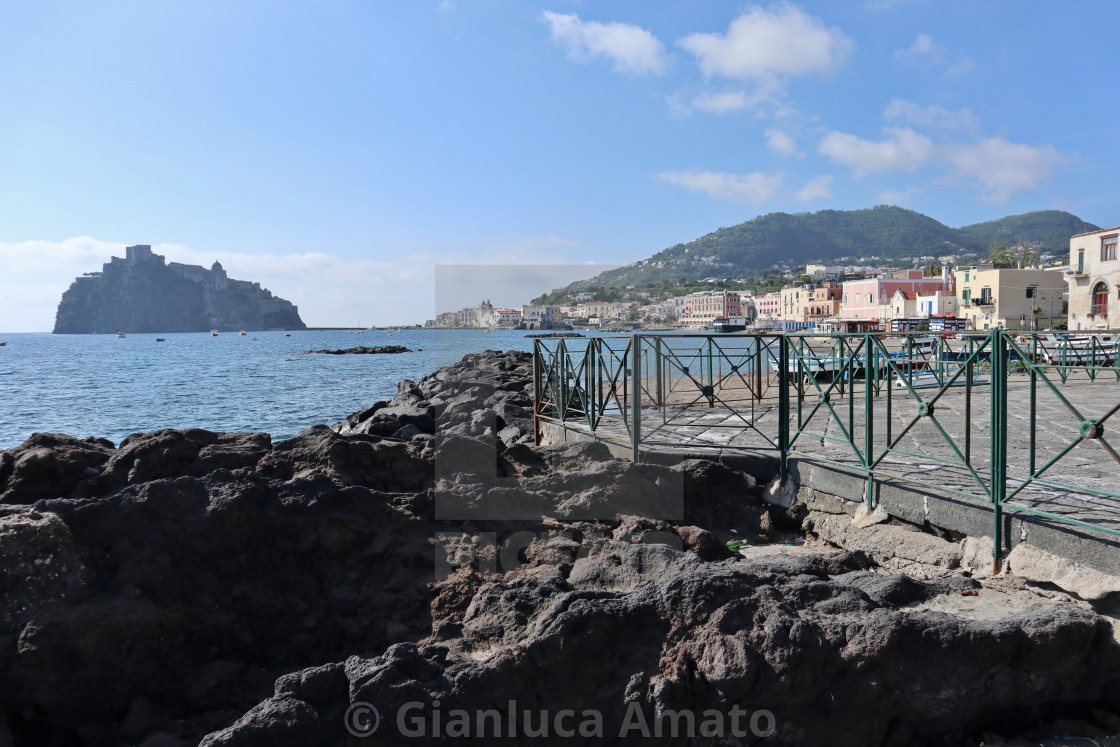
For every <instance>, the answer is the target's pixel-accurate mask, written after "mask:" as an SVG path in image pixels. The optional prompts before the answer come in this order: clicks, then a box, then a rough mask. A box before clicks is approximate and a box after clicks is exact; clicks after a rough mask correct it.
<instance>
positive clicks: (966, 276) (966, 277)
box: [964, 272, 968, 283]
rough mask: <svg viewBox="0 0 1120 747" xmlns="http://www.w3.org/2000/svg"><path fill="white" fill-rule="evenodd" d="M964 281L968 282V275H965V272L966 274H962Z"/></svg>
mask: <svg viewBox="0 0 1120 747" xmlns="http://www.w3.org/2000/svg"><path fill="white" fill-rule="evenodd" d="M964 281H965V282H966V283H967V282H968V273H967V272H966V273H965V274H964Z"/></svg>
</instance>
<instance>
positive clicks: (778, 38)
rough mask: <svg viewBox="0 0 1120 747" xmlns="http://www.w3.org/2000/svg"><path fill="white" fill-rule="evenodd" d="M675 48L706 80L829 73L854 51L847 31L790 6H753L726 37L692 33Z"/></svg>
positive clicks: (729, 28)
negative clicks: (686, 54)
mask: <svg viewBox="0 0 1120 747" xmlns="http://www.w3.org/2000/svg"><path fill="white" fill-rule="evenodd" d="M677 44H678V46H680V47H681V48H682V49H684V50H686V51H687V52H690V53H691V54H692V55H693V56H695V57H696V63H697V65H699V67H700V70H701V71H702V72H703V73H704V75H705V76H708V77H711V76H716V75H719V76H723V77H727V78H738V79H759V80H761V79H767V78H773V77H782V76H794V75H807V74H810V73H820V72H827V71H829V70H831V69H833V68H834V67H835V66H836V65H838V64H839V63H840V62H841V61H842V60H843V59H844V58H845V57H846V56H847V55H848V53H849V52H850V51H851V49H852V40H851V39H850V38H849V37H848V36H847V35H846V34H844V32H842V31H841V30H839V29H836V28H827V27H825V25H824V23H823V22H822V21H821V20H820V19H819V18H816V17H814V16H811V15H808V14H807V13H805V12H804V11H802V10H800V9H799V8H795V7H793V6H791V5H779V6H776V7H774V8H770V9H764V8H759V7H753V8H751V9H749V10H748V11H747V12H745V13H743V14H742V15H740V16H739V17H738V18H736V19H735V20H734V21H732V22H731V25H730V26H729V27H728V29H727V33H726V34H718V33H715V34H705V33H695V34H689V35H688V36H686V37H684V38H682V39H680V40H679V41H678V42H677Z"/></svg>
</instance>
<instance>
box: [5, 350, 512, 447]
mask: <svg viewBox="0 0 1120 747" xmlns="http://www.w3.org/2000/svg"><path fill="white" fill-rule="evenodd" d="M525 334H526V333H525V332H521V331H495V332H485V331H482V330H479V331H473V330H464V331H437V330H429V331H420V330H417V331H401V332H393V333H392V334H386V333H385V332H384V331H365V332H363V333H361V334H356V333H353V332H345V331H334V332H292V333H291V337H285V336H284V333H283V332H250V333H248V334H247V335H246V336H245V337H242V336H240V335H238V334H237V333H236V332H233V333H231V332H223V333H222V334H220V335H218V336H217V337H211V336H210V334H209V333H192V334H161V335H156V334H134V335H129V336H128V337H124V338H118V337H116V336H115V335H50V334H0V341H4V342H7V345H5V346H3V347H0V450H2V449H7V448H11V447H12V446H16V445H18V444H20V443H22V442H23V441H24V440H25V439H26V438H27V437H28V436H30V435H31V434H32V433H34V432H36V431H39V432H50V433H68V434H70V435H73V436H78V437H82V438H84V437H86V436H103V437H105V438H108V439H110V440H112V441H113V442H114V443H118V444H119V443H120V441H121V439H123V438H124V437H125V436H127V435H129V434H130V433H138V432H144V431H152V430H157V429H160V428H186V427H195V428H206V429H208V430H214V431H265V432H268V433H270V434H272V437H273V439H274V440H280V439H283V438H288V437H290V436H292V435H294V434H295V433H297V432H299V431H301V430H303V429H304V428H307V427H309V426H312V425H315V424H317V423H326V424H331V423H335V422H337V421H339V420H343V419H345V417H346V415H347V414H348V413H351V412H353V411H355V410H360V409H363V408H365V407H367V406H369V405H370V404H372V403H373V402H375V401H377V400H379V399H389V398H391V397H392V396H393V394H394V393H395V392H396V390H397V382H398V381H400V380H401V379H414V380H415V379H420V378H422V377H423V376H425V375H426V374H429V373H431V372H433V371H435V370H436V369H437V368H439V367H440V366H445V365H447V364H449V363H454V362H456V361H458V360H460V359H461V358H462V357H463V356H464V355H466V354H467V353H472V352H478V351H481V350H486V349H494V350H532V343H533V341H532V340H531V339H527V338H526V337H525ZM157 337H164V338H166V342H157V341H156V338H157ZM358 345H366V346H374V345H404V346H405V347H408V348H411V349H413V350H417V349H420V350H421V351H422V352H416V353H402V354H399V355H306V353H307V351H309V350H320V349H324V348H330V349H334V348H349V347H356V346H358Z"/></svg>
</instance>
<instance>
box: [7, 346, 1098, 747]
mask: <svg viewBox="0 0 1120 747" xmlns="http://www.w3.org/2000/svg"><path fill="white" fill-rule="evenodd" d="M530 363H531V361H530V358H529V356H528V355H526V354H521V353H504V354H499V353H493V352H487V353H484V354H480V355H475V356H468V357H467V358H465V359H464V360H463V361H462V362H461V363H458V364H455V365H453V366H449V367H446V368H444V369H441V370H440V371H438V372H436V373H434V374H432V375H431V376H428V377H425V378H424V379H422V380H421V381H419V382H402V384H401V386H400V390H399V391H398V394H397V395H396V396H395V397H394V398H393V400H392V401H389V402H382V403H377V404H376V405H374V406H372V407H371V408H369V409H368V410H366V411H363V412H362V413H356V414H355V415H353V416H351V417H350V418H349V419H348V421H347V422H346V423H343V424H339V425H338V426H336V427H335V428H334V429H331V428H327V427H324V426H317V427H314V428H310V429H308V430H307V431H304V432H302V433H300V434H299V435H297V436H296V437H295V438H292V439H289V440H286V441H281V442H277V443H272V441H271V439H269V437H268V436H267V435H265V434H219V433H211V432H208V431H203V430H165V431H157V432H154V433H147V434H137V435H135V436H132V437H130V438H128V439H126V440H125V441H124V442H122V443H121V444H120V445H119V446H116V447H114V446H113V444H111V443H110V442H107V441H104V440H97V439H86V440H78V439H74V438H71V437H68V436H57V435H47V434H36V435H35V436H33V437H32V438H31V439H29V440H28V441H27V442H26V443H24V444H22V445H21V446H19V447H17V448H15V449H12V450H9V451H7V452H0V583H2V584H3V596H2V597H0V662H2V666H0V713H2V716H3V719H2V720H0V744H25V745H40V744H43V745H71V744H84V745H122V744H124V745H146V746H147V747H163V746H174V745H194V744H198V743H199V742H200V741H201V743H202V744H204V745H210V746H214V745H270V746H273V745H300V746H301V747H302V746H304V745H354V744H362V743H372V744H402V743H404V744H407V743H412V742H416V743H426V742H431V741H435V740H436V739H443V738H447V737H452V738H455V737H458V736H460V735H462V734H465V733H466V734H476V733H478V734H481V735H483V736H485V737H488V738H493V739H492V741H499V742H502V741H504V742H505V743H510V744H522V743H528V742H531V741H539V739H538V737H537V736H535V735H540V734H543V735H545V736H547V737H548V738H549V739H548V740H546V741H557V740H558V739H563V738H565V737H566V736H567V735H568V734H571V735H572V737H571V739H572V740H573V741H579V742H584V743H628V742H632V741H637V739H638V738H639V737H642V736H643V735H644V734H645V733H647V732H648V733H649V734H650V735H652V737H653V743H680V744H685V743H689V744H714V743H718V742H719V741H720V739H721V737H720V736H718V735H719V734H722V735H723V737H722V738H723V739H725V740H730V743H743V744H749V743H752V742H754V741H757V739H759V738H763V737H759V736H758V735H760V734H764V735H766V736H765V737H764V739H765V742H764V743H766V744H851V745H857V744H858V745H866V744H922V743H926V744H953V743H962V742H965V741H966V740H967V739H969V738H972V737H979V736H980V735H982V734H983V732H984V730H992V731H999V732H1000V733H1004V734H1010V733H1012V732H1014V731H1016V730H1022V729H1024V728H1027V727H1029V726H1031V725H1032V724H1033V723H1035V722H1037V721H1039V720H1044V719H1050V720H1051V721H1052V720H1053V719H1054V718H1057V717H1059V716H1062V715H1064V714H1065V711H1066V710H1067V709H1068V710H1070V711H1071V712H1073V713H1074V715H1078V716H1081V715H1083V714H1084V713H1088V712H1089V711H1088V708H1089V707H1090V706H1092V707H1097V708H1098V709H1104V710H1100V711H1099V713H1100V714H1104V715H1103V716H1101V719H1106V718H1107V715H1108V714H1109V713H1110V711H1109V710H1108V709H1113V710H1115V709H1116V708H1117V707H1120V688H1118V684H1117V675H1116V672H1117V667H1116V663H1117V656H1116V644H1115V642H1114V639H1113V637H1112V635H1111V631H1110V630H1109V628H1108V625H1107V624H1106V622H1105V621H1104V620H1103V619H1102V618H1101V617H1100V616H1098V615H1097V614H1096V613H1094V612H1093V611H1092V610H1091V609H1089V608H1088V607H1086V606H1084V605H1081V604H1078V603H1069V602H1057V601H1053V600H1050V599H1046V598H1045V597H1043V596H1039V595H1032V594H1030V593H1029V592H1026V591H1021V592H1017V593H1019V594H1020V596H1016V597H1014V599H1015V603H1013V604H1012V603H1008V604H1005V605H1003V606H1002V607H1001V608H1000V609H999V610H997V612H996V613H992V614H988V615H987V616H980V615H975V614H964V613H963V612H960V611H959V610H958V609H957V607H958V600H969V601H972V600H975V599H983V598H985V597H986V596H987V595H989V594H996V593H1004V592H998V590H995V589H992V588H989V586H988V585H987V584H986V583H984V582H981V581H977V580H974V579H971V578H968V577H966V576H964V575H961V574H945V575H944V576H943V577H941V578H934V579H928V580H915V579H912V578H910V577H908V576H905V575H900V574H893V573H884V572H883V571H882V569H881V568H878V567H876V565H875V562H874V560H873V559H872V558H871V557H869V556H866V555H862V554H859V553H854V554H853V553H842V552H839V551H835V550H833V549H830V548H828V547H826V546H823V545H822V546H820V547H817V548H811V549H807V548H806V547H804V546H801V545H799V544H798V540H799V539H800V537H799V532H800V524H801V521H802V519H803V518H804V517H803V511H802V510H801V509H799V508H798V507H797V506H793V507H790V508H789V509H782V508H778V507H776V506H773V505H769V504H766V503H763V501H762V500H761V497H762V490H763V487H762V486H759V485H757V484H756V481H755V480H754V479H753V477H751V476H750V475H747V474H743V473H741V472H736V471H734V470H732V469H729V468H727V467H724V466H721V465H719V464H718V463H715V462H709V461H696V460H686V461H683V462H681V463H679V464H677V465H674V466H664V465H652V464H641V465H634V464H631V463H628V462H624V461H619V460H616V459H612V458H611V457H610V455H609V453H608V452H607V451H606V449H605V448H603V447H602V446H600V445H597V444H571V445H565V446H554V447H545V448H538V447H534V446H532V445H531V444H530V443H529V441H531V422H530V413H531V411H530V409H529V405H530V399H529V370H530ZM733 538H738V539H742V540H745V541H746V542H747V544H748V545H750V546H751V548H752V553H753V555H755V556H758V557H751V558H747V557H744V556H743V555H742V554H738V553H733V552H731V551H729V550H728V549H727V545H726V543H727V542H728V540H731V539H733ZM787 543H788V544H787ZM1008 593H1009V594H1010V592H1008ZM1011 598H1012V597H1011V596H1009V597H1008V599H1011ZM366 704H368V705H369V706H370V707H372V708H376V709H377V713H378V714H379V716H380V721H379V723H378V727H379V728H378V729H377V730H376V731H375V732H373V733H372V734H369V728H370V726H371V725H372V724H373V720H372V716H373V712H372V711H370V710H368V709H367V706H366ZM1086 718H1087V717H1086ZM690 720H691V721H690ZM673 729H676V732H673V731H672V730H673ZM659 733H660V734H661V736H660V738H658V737H657V735H658V734H659ZM673 733H675V734H676V736H675V737H674V736H672V734H673ZM367 734H369V736H368V737H366V735H367ZM354 735H362V737H365V738H359V737H357V736H354ZM643 741H644V740H643Z"/></svg>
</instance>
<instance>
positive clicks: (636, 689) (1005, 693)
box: [203, 541, 1114, 747]
mask: <svg viewBox="0 0 1120 747" xmlns="http://www.w3.org/2000/svg"><path fill="white" fill-rule="evenodd" d="M651 553H653V554H652V555H651ZM654 557H657V558H659V560H657V561H656V562H651V561H652V559H653V558H654ZM674 557H676V558H678V559H679V560H674V559H673V558H674ZM688 557H689V556H688V555H686V554H681V553H677V552H675V551H673V550H671V549H669V548H666V547H661V548H651V547H649V546H643V545H628V544H625V543H618V542H612V541H605V542H604V543H602V544H601V545H599V546H598V549H597V550H596V551H593V552H592V553H591V554H590V555H588V556H587V557H586V558H582V559H580V560H577V561H576V563H575V565H574V566H573V567H572V569H571V572H570V574H569V575H568V577H567V578H565V576H564V574H563V572H562V571H551V572H549V573H544V574H539V575H536V576H532V577H528V576H527V577H522V578H518V579H516V580H514V581H510V582H507V583H503V584H490V585H485V586H483V587H482V588H481V589H480V590H479V591H478V593H477V594H476V596H475V597H474V600H473V601H472V603H471V605H470V607H469V608H468V609H467V611H466V613H465V615H464V618H463V621H462V623H461V624H458V625H455V626H450V627H448V626H445V627H444V628H442V629H441V630H445V631H446V635H445V636H444V637H442V638H438V639H436V640H433V642H432V643H431V644H429V645H422V646H419V647H418V646H414V645H410V644H401V645H396V646H392V647H390V648H389V649H387V650H386V651H385V652H384V653H383V654H381V655H379V656H375V657H373V658H363V657H351V658H350V659H348V660H347V661H346V664H345V673H346V676H347V679H348V681H349V694H348V697H347V696H342V695H340V696H339V697H337V699H335V700H334V701H333V702H330V703H327V704H320V705H317V706H315V707H314V709H313V711H314V712H313V713H311V712H304V715H302V716H301V720H300V724H299V726H298V727H295V728H293V732H295V731H296V730H297V729H298V730H299V733H306V732H305V731H304V730H309V729H310V728H311V726H312V725H314V724H320V723H322V724H323V728H322V729H321V730H320V731H318V732H317V736H316V738H315V740H314V742H312V743H314V744H322V745H335V744H337V745H342V744H346V742H345V740H344V739H343V736H344V735H342V734H340V733H339V724H338V721H337V714H339V713H341V712H342V711H343V710H344V708H345V707H346V706H348V705H349V704H350V703H369V704H375V705H376V707H377V708H378V709H379V711H380V714H381V723H380V728H379V729H378V731H377V733H376V734H375V735H374V736H373V737H372V738H371V741H372V743H375V744H398V743H400V740H401V739H402V737H403V736H408V735H402V734H401V732H400V731H399V729H398V721H397V718H396V717H397V715H398V714H399V713H400V712H401V710H400V709H402V708H405V707H406V706H407V707H408V708H409V709H410V710H408V711H406V713H409V714H412V715H417V716H420V717H421V721H420V727H416V728H417V729H419V728H422V729H423V730H424V733H425V736H426V738H421V739H419V740H417V741H419V743H422V744H428V743H433V742H435V741H436V737H437V736H440V735H442V736H444V737H446V736H456V732H454V731H451V732H449V731H447V730H446V729H447V726H448V724H449V723H450V721H449V718H448V717H449V714H452V713H455V712H456V709H463V710H465V711H467V713H468V714H469V719H468V721H469V723H470V726H469V727H468V728H469V729H470V730H471V733H477V732H475V731H474V730H475V729H476V728H478V722H476V721H475V714H476V713H478V712H480V711H483V712H484V711H490V710H496V711H497V712H498V714H499V715H498V717H497V718H496V719H494V720H491V721H487V722H485V723H484V724H483V726H482V727H481V728H489V729H490V731H488V732H486V734H487V735H489V736H494V735H495V734H496V735H498V736H503V737H508V736H509V733H510V732H509V731H508V730H507V725H508V724H509V720H508V718H509V716H510V715H512V716H513V717H514V719H515V721H516V722H517V723H518V724H519V725H520V724H521V723H522V721H521V718H522V716H523V714H524V712H528V713H529V715H530V718H531V720H532V723H533V724H538V723H539V719H540V712H541V711H542V710H547V711H548V712H549V713H550V714H556V713H557V712H558V711H560V710H562V709H571V710H573V711H575V713H576V714H588V713H592V712H594V713H597V714H600V715H601V719H602V720H601V722H599V724H600V725H599V730H598V731H597V732H596V735H597V737H596V738H589V739H586V740H584V741H586V742H591V743H630V742H632V741H636V740H637V739H638V738H640V737H641V736H642V731H641V728H642V725H645V726H646V727H647V728H648V729H649V733H651V734H653V735H655V737H656V735H657V729H658V724H659V723H660V724H661V726H662V727H664V729H665V731H664V735H663V736H662V738H660V739H657V738H655V739H654V740H653V742H652V743H654V744H709V743H713V742H711V741H709V740H705V739H703V738H702V737H701V732H700V731H699V729H700V723H701V722H702V721H703V720H704V719H705V718H708V719H711V721H710V722H709V723H711V724H716V723H722V724H723V727H724V730H725V736H729V737H730V736H732V733H731V730H732V729H733V728H735V726H733V722H732V719H733V718H735V716H734V714H735V713H739V714H741V715H740V716H739V717H738V720H737V721H736V724H735V725H736V726H737V728H739V729H741V730H742V732H743V734H742V736H743V737H744V739H743V740H742V743H751V742H753V741H754V740H755V737H754V736H752V734H751V732H750V724H751V721H750V717H751V715H752V714H755V713H764V714H772V719H770V718H762V719H760V720H759V721H758V722H757V723H758V725H759V726H760V727H762V728H766V727H773V733H772V734H770V735H769V738H768V739H767V741H766V744H780V745H805V744H830V745H852V746H853V747H856V746H861V747H862V746H863V745H880V744H919V743H920V744H948V743H957V742H960V741H961V740H963V738H964V736H965V735H966V734H967V733H969V732H971V731H973V730H976V729H978V728H982V727H984V726H985V725H986V724H987V723H988V721H987V718H989V717H988V716H986V714H988V713H992V712H997V713H1001V714H1004V715H1006V714H1009V713H1016V714H1019V715H1020V717H1022V718H1030V717H1032V716H1037V715H1038V714H1040V713H1042V712H1044V711H1045V707H1046V706H1045V704H1047V703H1050V702H1054V701H1058V702H1076V701H1085V700H1092V699H1094V698H1097V697H1098V696H1099V695H1100V693H1101V691H1102V687H1103V685H1104V683H1105V681H1106V680H1107V679H1108V677H1109V676H1110V675H1109V674H1108V672H1107V668H1106V667H1104V666H1102V661H1103V660H1102V659H1100V658H1099V657H1101V656H1102V655H1105V656H1108V657H1110V658H1109V659H1108V660H1109V661H1114V658H1111V657H1113V655H1114V654H1113V653H1112V648H1111V646H1112V639H1111V636H1110V634H1109V632H1108V630H1107V626H1106V625H1105V623H1104V622H1103V621H1102V620H1101V619H1100V618H1098V617H1097V616H1096V615H1094V614H1093V613H1092V612H1089V611H1087V610H1084V609H1081V608H1077V607H1074V606H1071V605H1050V606H1047V607H1037V608H1032V609H1029V610H1026V611H1024V612H1022V613H1019V614H1015V615H1009V616H1007V617H1004V618H1003V619H1001V620H997V621H973V620H966V619H962V618H957V617H953V616H950V615H946V614H943V613H934V612H922V611H907V610H903V609H899V608H897V607H896V606H893V605H892V604H888V603H885V602H884V601H877V600H876V599H875V598H873V597H871V596H869V595H868V594H866V593H864V592H863V591H862V590H861V589H860V588H859V586H858V585H857V584H850V583H844V582H843V580H844V574H846V573H850V572H852V571H854V570H856V569H858V568H859V567H861V565H862V563H861V561H859V560H858V559H856V558H854V557H852V556H848V558H847V559H844V558H841V559H839V560H834V561H830V562H822V561H818V560H813V559H806V558H794V557H791V556H774V557H771V558H763V559H759V560H757V561H753V562H749V563H745V562H743V563H730V564H726V563H715V564H711V563H704V562H702V561H699V560H698V559H696V558H695V556H691V557H692V558H693V560H692V561H687V558H688ZM620 568H627V569H629V570H628V571H627V573H626V575H625V581H624V582H622V583H620V582H619V581H620V579H621V578H623V577H620V576H619V575H618V570H617V569H620ZM834 576H839V578H834ZM914 583H915V584H917V586H918V587H920V596H935V595H937V594H938V593H946V592H947V591H951V590H947V589H944V588H940V589H939V588H936V587H932V586H929V585H925V584H922V583H921V582H914ZM333 686H334V687H336V688H337V689H338V690H339V691H340V692H341V689H342V688H341V686H340V685H339V684H338V683H336V684H334V685H333ZM283 697H290V696H287V695H286V693H283V692H281V690H280V687H279V686H278V687H277V692H276V695H275V697H274V698H273V699H272V700H271V701H266V704H267V703H274V702H275V701H276V700H277V699H278V698H283ZM306 702H307V701H304V703H306ZM408 704H412V705H408ZM511 704H512V705H513V713H512V714H511V713H510V712H509V711H510V708H509V706H510V705H511ZM289 712H290V709H289V710H288V711H284V713H289ZM437 712H438V713H440V714H441V715H442V718H441V719H440V720H439V722H440V724H441V725H440V726H439V727H438V728H439V729H441V730H442V731H441V732H437V731H436V730H437V726H436V723H437V722H436V716H435V715H434V714H436V713H437ZM682 712H688V713H690V714H692V715H693V716H694V717H695V721H694V722H693V723H694V725H695V727H694V728H695V729H696V731H695V732H694V736H695V738H692V739H689V738H684V735H686V734H687V733H688V732H687V726H684V725H685V724H687V723H688V722H687V721H681V722H680V724H681V725H682V729H683V730H685V731H684V734H682V736H681V737H678V738H676V739H673V738H670V737H669V728H670V726H671V723H672V721H659V718H662V717H664V718H670V719H675V718H678V717H679V716H678V715H677V714H680V713H682ZM325 714H329V715H326V717H325V718H324V715H325ZM584 718H585V716H583V715H576V716H575V717H574V723H573V722H569V723H568V724H567V725H568V726H570V727H572V728H574V724H578V723H580V722H581V721H583V719H584ZM246 719H247V720H249V721H251V723H245V720H246ZM271 719H272V717H271V716H270V713H269V711H268V709H267V708H259V709H258V710H255V711H252V712H250V714H248V715H247V716H246V717H245V719H243V721H242V722H239V723H238V724H235V725H234V726H232V727H230V728H229V729H226V730H224V731H223V732H221V733H220V734H216V735H214V736H212V737H211V738H209V740H204V742H203V744H207V745H218V744H221V745H230V746H234V745H255V744H258V743H259V742H257V741H255V739H256V734H258V733H260V732H261V731H262V730H263V729H266V728H268V727H269V722H270V720H271ZM332 720H333V723H332ZM324 722H325V723H324ZM495 724H497V725H498V726H495ZM405 725H406V727H407V728H408V729H410V730H411V729H413V721H412V720H411V719H406V721H405ZM487 725H488V727H487ZM549 726H550V727H552V726H553V724H552V722H550V723H549ZM628 727H629V730H627V728H628ZM551 733H552V734H554V735H555V733H556V732H555V731H553V732H551ZM708 736H709V737H710V736H711V733H710V732H709V733H708ZM408 741H410V742H411V741H414V740H412V739H409V740H408ZM532 741H533V740H532V739H531V738H529V737H528V736H526V735H525V733H524V731H522V732H520V733H519V735H518V736H517V737H516V738H513V739H505V740H503V743H511V744H528V743H530V742H532ZM285 744H287V742H285Z"/></svg>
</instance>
